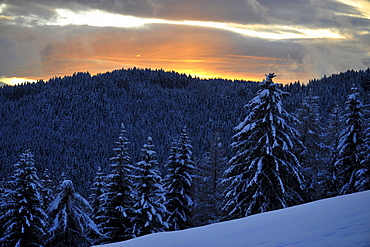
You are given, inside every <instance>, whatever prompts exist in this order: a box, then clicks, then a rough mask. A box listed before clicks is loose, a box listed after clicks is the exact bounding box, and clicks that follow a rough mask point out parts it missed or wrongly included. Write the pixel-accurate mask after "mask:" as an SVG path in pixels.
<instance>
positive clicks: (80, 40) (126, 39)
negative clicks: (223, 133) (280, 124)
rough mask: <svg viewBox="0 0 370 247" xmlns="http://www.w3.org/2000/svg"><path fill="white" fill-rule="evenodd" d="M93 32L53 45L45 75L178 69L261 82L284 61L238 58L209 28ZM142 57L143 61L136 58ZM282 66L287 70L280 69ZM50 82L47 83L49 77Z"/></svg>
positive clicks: (46, 52)
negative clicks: (122, 69) (138, 69)
mask: <svg viewBox="0 0 370 247" xmlns="http://www.w3.org/2000/svg"><path fill="white" fill-rule="evenodd" d="M190 29H191V28H190V27H176V28H172V29H169V28H168V27H166V28H165V27H162V28H161V26H156V28H155V30H154V29H153V30H151V29H150V28H148V29H147V30H144V31H141V30H122V29H115V28H111V29H109V30H106V29H105V30H103V29H94V30H93V31H91V32H85V33H83V34H79V35H75V36H73V35H71V36H70V37H68V38H66V39H65V40H60V41H54V42H50V43H49V44H48V45H46V46H45V48H44V49H43V51H42V69H43V72H44V73H45V75H46V76H48V77H53V76H63V75H66V74H72V73H74V72H77V71H89V72H90V73H92V74H95V73H103V72H105V71H111V70H114V69H119V68H122V67H123V68H129V67H138V68H152V69H160V68H162V69H164V70H174V71H177V72H180V73H186V74H191V75H193V76H199V77H201V78H228V79H245V80H258V81H260V80H262V79H263V76H264V74H265V73H269V72H271V71H269V67H271V66H270V65H274V66H275V67H276V66H279V64H278V63H277V62H279V61H281V60H283V59H281V58H275V57H268V56H255V55H250V56H249V55H242V54H235V51H234V49H233V47H230V46H229V45H226V44H227V42H230V41H229V40H228V39H227V37H225V36H222V35H217V34H218V31H210V30H207V29H205V28H198V29H196V30H194V29H191V30H190ZM253 53H254V52H253V51H251V54H253ZM138 54H140V56H138ZM282 66H283V65H282ZM45 79H47V78H45Z"/></svg>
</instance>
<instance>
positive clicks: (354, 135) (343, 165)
mask: <svg viewBox="0 0 370 247" xmlns="http://www.w3.org/2000/svg"><path fill="white" fill-rule="evenodd" d="M351 90H352V93H351V94H349V95H348V98H347V101H346V110H347V113H346V114H345V115H344V121H345V125H346V128H345V129H344V130H343V131H342V133H341V134H340V140H339V144H338V147H337V153H338V156H337V160H336V162H335V163H334V166H335V170H336V179H337V183H338V184H339V186H340V188H339V194H341V195H343V194H350V193H354V192H357V191H358V190H357V188H356V183H358V179H360V180H362V177H363V176H364V174H365V172H366V171H365V170H363V168H365V167H362V165H363V164H364V159H365V157H364V147H365V146H364V144H365V142H364V140H365V136H364V128H363V105H362V103H361V101H360V100H359V93H358V89H357V87H355V86H353V87H352V89H351Z"/></svg>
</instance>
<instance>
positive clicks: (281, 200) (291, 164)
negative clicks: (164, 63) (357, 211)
mask: <svg viewBox="0 0 370 247" xmlns="http://www.w3.org/2000/svg"><path fill="white" fill-rule="evenodd" d="M274 76H275V75H274V74H268V75H266V77H265V78H264V79H263V80H261V82H247V81H231V80H222V79H214V80H201V79H199V78H192V77H190V76H187V75H184V74H178V73H176V72H165V71H163V70H155V71H154V70H150V69H145V70H142V69H136V68H133V69H128V70H124V69H122V70H116V71H112V72H108V73H105V74H99V75H96V76H91V75H90V74H89V73H76V74H74V75H73V76H67V77H64V78H52V79H50V80H49V81H48V82H44V81H39V82H37V83H35V84H30V83H28V84H23V85H18V86H4V87H2V88H0V119H1V125H0V195H1V197H0V198H1V200H0V207H1V211H0V212H1V215H0V223H1V224H0V225H1V227H0V243H1V244H2V245H3V246H12V245H16V244H17V243H18V244H20V246H33V245H37V246H38V245H43V246H89V245H92V244H104V243H112V242H118V241H123V240H127V239H131V238H135V237H138V236H142V235H146V234H150V233H154V232H160V231H173V230H180V229H186V228H191V227H194V226H201V225H206V224H211V223H215V222H220V221H224V220H228V219H236V218H240V217H244V216H248V215H252V214H257V213H261V212H266V211H272V210H276V209H281V208H286V207H290V206H293V205H298V204H302V203H306V202H310V201H314V200H319V199H323V198H328V197H334V196H337V195H343V194H350V193H354V192H358V191H364V190H368V189H370V153H369V149H370V148H369V143H370V129H369V127H370V121H369V119H370V118H369V111H368V110H369V104H370V97H369V93H370V69H367V70H366V71H347V72H345V73H340V74H336V75H331V76H329V77H326V76H325V77H323V78H321V79H313V80H311V81H310V82H309V83H308V84H307V85H303V84H301V83H299V82H295V83H291V84H288V85H284V86H283V85H278V84H275V83H274V82H273V78H274ZM277 76H279V75H277ZM262 77H263V76H262Z"/></svg>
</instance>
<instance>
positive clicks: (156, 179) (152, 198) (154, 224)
mask: <svg viewBox="0 0 370 247" xmlns="http://www.w3.org/2000/svg"><path fill="white" fill-rule="evenodd" d="M141 151H142V154H141V158H140V161H139V162H138V163H137V164H136V170H137V179H136V180H137V184H136V186H135V187H136V191H137V198H136V203H135V205H134V209H135V217H134V228H133V233H134V235H135V236H136V237H138V236H142V235H146V234H150V233H154V232H161V231H164V229H165V228H167V223H166V222H164V218H163V217H164V215H165V212H166V208H165V206H164V204H163V203H164V201H165V198H164V189H163V185H162V177H161V175H160V172H159V170H158V162H157V159H156V152H155V150H154V145H153V140H152V138H151V137H149V138H148V141H147V144H144V146H143V148H142V150H141Z"/></svg>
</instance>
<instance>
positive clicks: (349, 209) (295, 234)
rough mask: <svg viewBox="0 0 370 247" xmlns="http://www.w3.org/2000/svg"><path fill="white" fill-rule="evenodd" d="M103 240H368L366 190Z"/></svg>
mask: <svg viewBox="0 0 370 247" xmlns="http://www.w3.org/2000/svg"><path fill="white" fill-rule="evenodd" d="M104 246H106V247H121V246H122V247H131V246H132V247H166V246H168V247H180V246H181V247H206V246H212V247H217V246H219V247H225V246H233V247H237V246H370V191H365V192H360V193H356V194H351V195H345V196H339V197H335V198H330V199H325V200H320V201H315V202H311V203H307V204H303V205H299V206H295V207H290V208H286V209H281V210H276V211H272V212H267V213H262V214H258V215H253V216H249V217H246V218H242V219H238V220H232V221H227V222H222V223H217V224H212V225H207V226H203V227H197V228H192V229H187V230H183V231H176V232H161V233H156V234H151V235H147V236H143V237H139V238H135V239H131V240H128V241H125V242H120V243H113V244H108V245H104Z"/></svg>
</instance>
